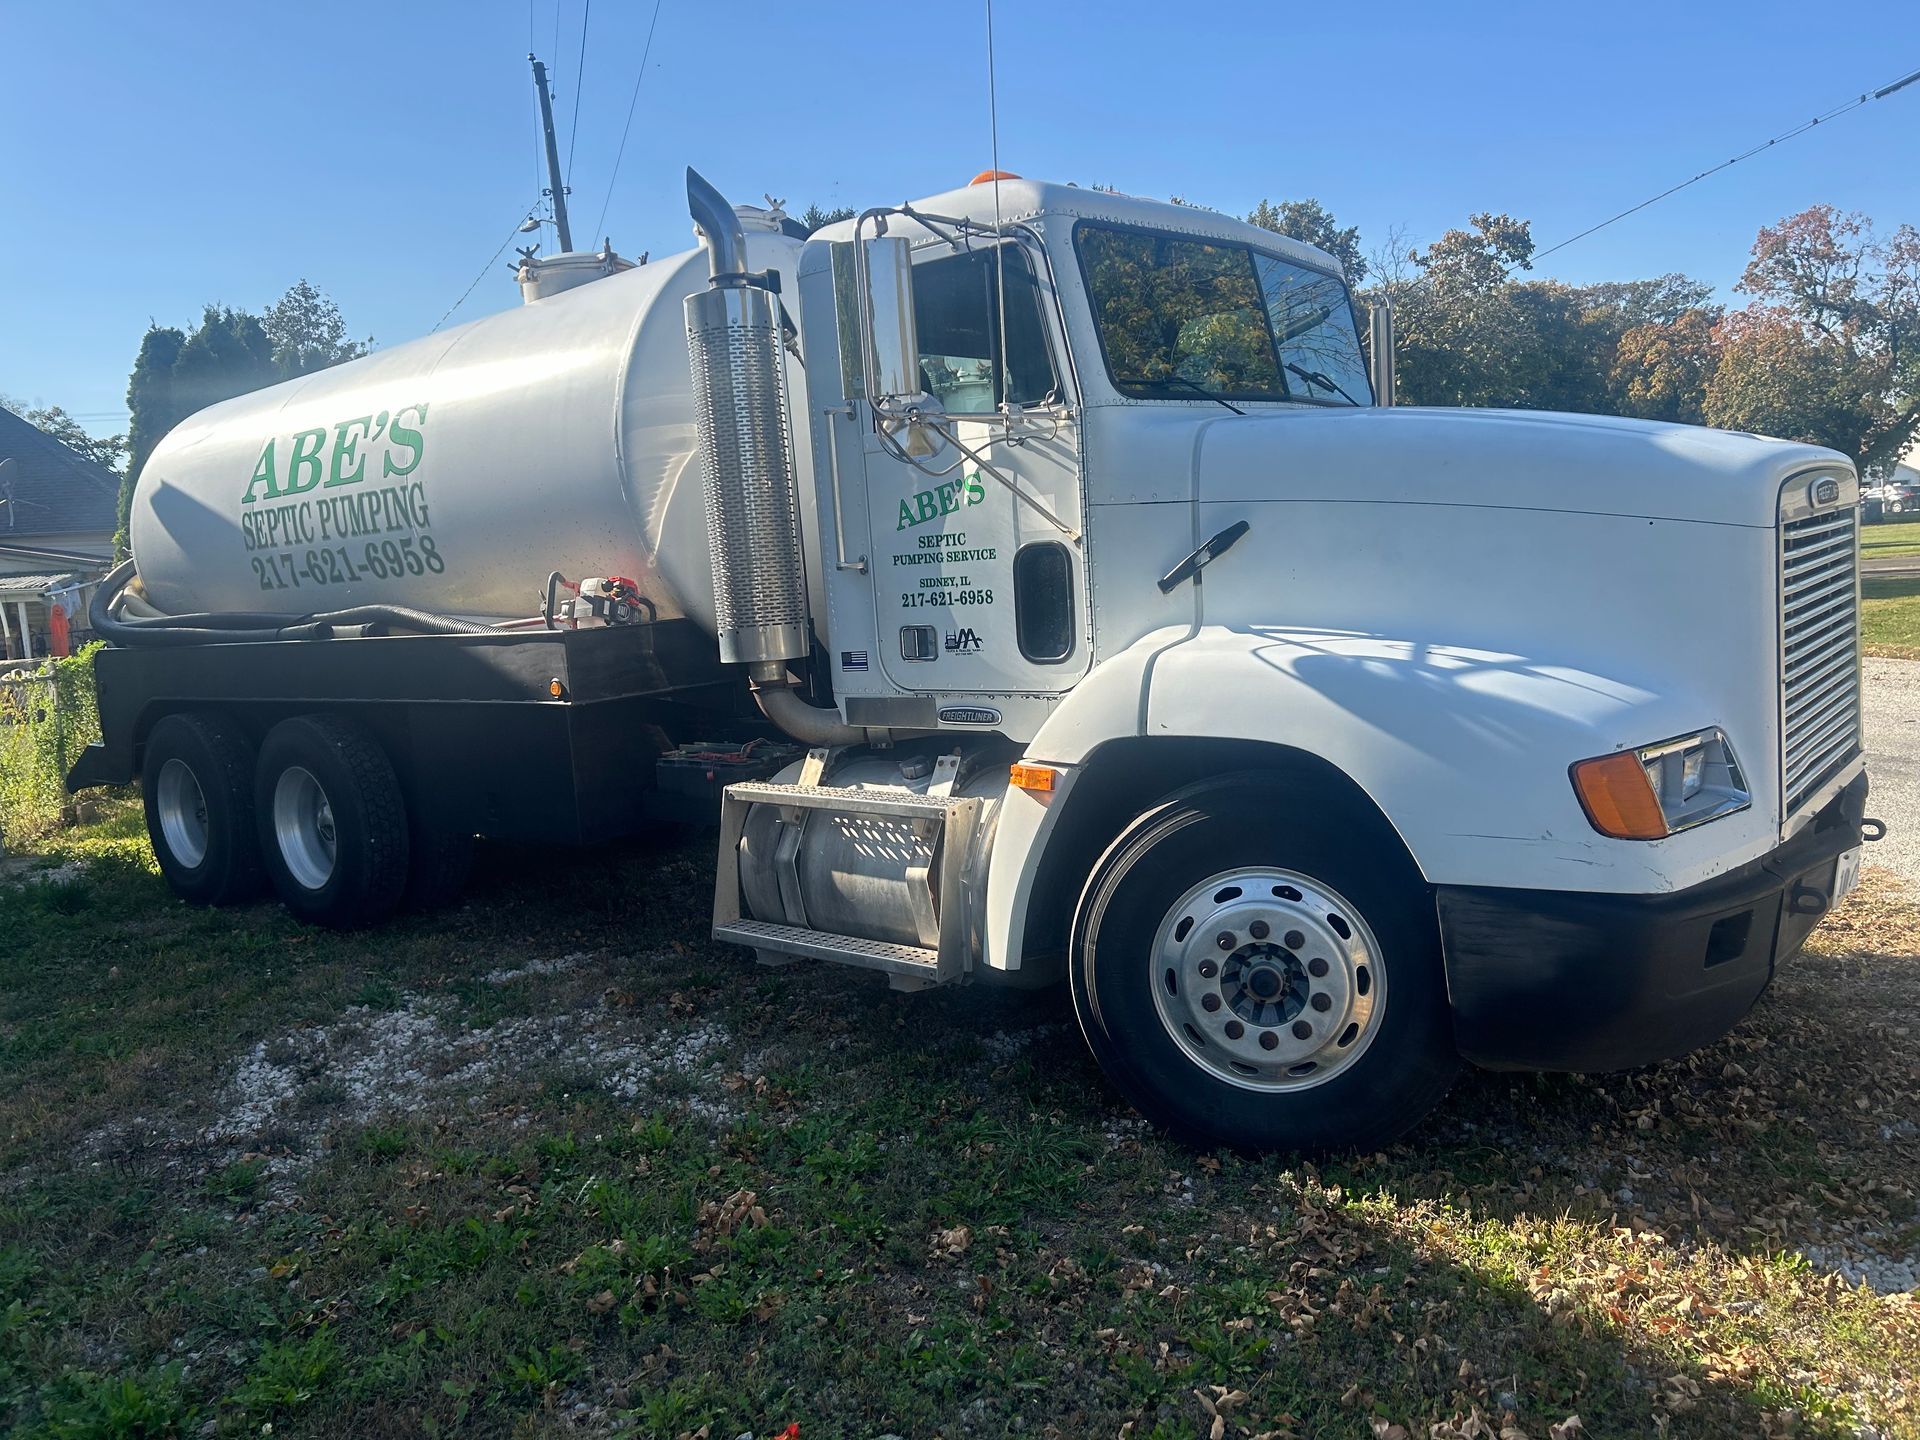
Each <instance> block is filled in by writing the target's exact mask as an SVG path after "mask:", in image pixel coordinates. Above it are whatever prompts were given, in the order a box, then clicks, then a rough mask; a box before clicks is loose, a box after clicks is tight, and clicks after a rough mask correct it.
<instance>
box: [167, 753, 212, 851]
mask: <svg viewBox="0 0 1920 1440" xmlns="http://www.w3.org/2000/svg"><path fill="white" fill-rule="evenodd" d="M154 806H155V808H156V809H157V810H158V811H159V812H160V834H161V836H162V837H163V838H164V839H165V840H166V842H167V849H168V850H169V851H170V852H172V854H173V858H174V859H176V860H178V861H179V862H180V863H181V864H182V865H184V866H186V868H187V869H189V870H197V869H199V868H200V862H201V861H203V860H205V859H206V858H207V797H206V796H205V795H204V794H202V793H201V791H200V781H199V780H198V779H197V778H196V777H195V776H194V773H193V771H192V769H191V768H190V767H189V766H188V765H187V762H186V761H184V760H169V761H167V763H166V764H164V765H162V766H161V767H160V778H159V780H158V782H157V784H156V787H155V795H154Z"/></svg>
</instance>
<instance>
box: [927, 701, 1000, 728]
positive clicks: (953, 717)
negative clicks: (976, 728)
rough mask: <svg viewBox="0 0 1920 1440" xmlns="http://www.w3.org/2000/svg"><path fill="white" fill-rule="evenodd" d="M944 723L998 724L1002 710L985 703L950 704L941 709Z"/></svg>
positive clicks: (942, 722) (941, 718)
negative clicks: (994, 708) (989, 706)
mask: <svg viewBox="0 0 1920 1440" xmlns="http://www.w3.org/2000/svg"><path fill="white" fill-rule="evenodd" d="M940 723H941V724H942V725H998V724H999V723H1000V712H999V711H998V710H993V709H990V708H988V707H987V706H985V705H948V706H946V707H944V708H943V709H942V710H941V711H940Z"/></svg>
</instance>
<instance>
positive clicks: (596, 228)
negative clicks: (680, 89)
mask: <svg viewBox="0 0 1920 1440" xmlns="http://www.w3.org/2000/svg"><path fill="white" fill-rule="evenodd" d="M660 5H661V0H653V19H652V20H650V21H648V22H647V43H646V45H645V47H644V48H643V49H642V50H641V51H640V73H639V74H638V75H636V76H634V77H633V95H632V96H631V98H629V99H628V101H627V123H626V124H624V125H622V126H621V127H620V148H619V150H617V151H616V152H614V157H613V174H611V175H609V176H608V177H607V198H606V199H605V200H603V201H601V202H600V218H599V219H598V220H596V221H594V222H593V233H594V234H595V235H598V234H600V227H601V226H602V225H604V224H605V223H606V220H607V207H608V206H609V205H611V204H613V183H614V181H616V180H618V179H619V178H620V161H621V159H622V158H623V157H624V156H625V155H626V153H627V132H628V131H629V130H631V129H632V128H633V107H634V106H635V105H638V104H639V103H640V85H641V82H642V81H644V80H645V79H646V78H647V57H648V56H649V55H651V54H653V30H654V27H655V26H656V25H658V24H659V23H660Z"/></svg>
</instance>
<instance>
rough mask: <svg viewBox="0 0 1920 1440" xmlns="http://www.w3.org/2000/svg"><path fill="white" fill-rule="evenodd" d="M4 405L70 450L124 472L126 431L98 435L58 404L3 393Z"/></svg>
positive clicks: (0, 397) (0, 402)
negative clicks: (32, 403) (32, 402)
mask: <svg viewBox="0 0 1920 1440" xmlns="http://www.w3.org/2000/svg"><path fill="white" fill-rule="evenodd" d="M0 409H6V410H11V411H12V412H13V413H14V414H16V415H18V416H19V417H20V418H21V419H22V420H24V421H26V422H27V423H28V424H29V425H32V426H35V427H37V428H38V429H41V430H44V431H46V432H47V434H49V435H51V436H52V437H53V438H54V439H56V440H58V441H59V442H60V443H61V444H62V445H64V446H66V447H67V448H68V449H69V450H72V451H74V452H76V453H77V454H80V455H83V456H85V457H86V458H87V459H89V460H91V461H93V463H94V464H96V465H98V466H100V467H101V468H102V469H106V470H111V471H112V472H113V473H114V474H115V475H119V474H121V473H122V467H123V466H124V465H125V464H126V462H127V437H126V436H125V435H105V436H98V435H94V434H92V433H90V432H89V431H88V430H87V429H86V427H84V426H83V425H81V423H80V422H79V421H78V420H76V419H74V418H73V417H72V416H71V415H69V414H68V413H67V412H66V411H65V410H63V409H62V408H61V407H60V406H58V405H49V406H46V407H44V408H35V407H31V406H28V405H26V404H25V403H23V402H22V401H19V400H15V399H12V398H11V397H9V396H5V395H0Z"/></svg>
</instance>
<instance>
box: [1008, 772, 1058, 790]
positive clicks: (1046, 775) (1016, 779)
mask: <svg viewBox="0 0 1920 1440" xmlns="http://www.w3.org/2000/svg"><path fill="white" fill-rule="evenodd" d="M1058 773H1059V772H1058V771H1056V770H1050V769H1048V768H1047V767H1046V766H1045V765H1012V766H1009V767H1008V768H1007V778H1008V779H1009V780H1011V781H1012V782H1013V784H1014V787H1015V788H1016V789H1020V790H1025V791H1027V792H1028V793H1029V794H1033V795H1051V794H1052V793H1053V781H1054V777H1055V776H1056V775H1057V774H1058Z"/></svg>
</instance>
